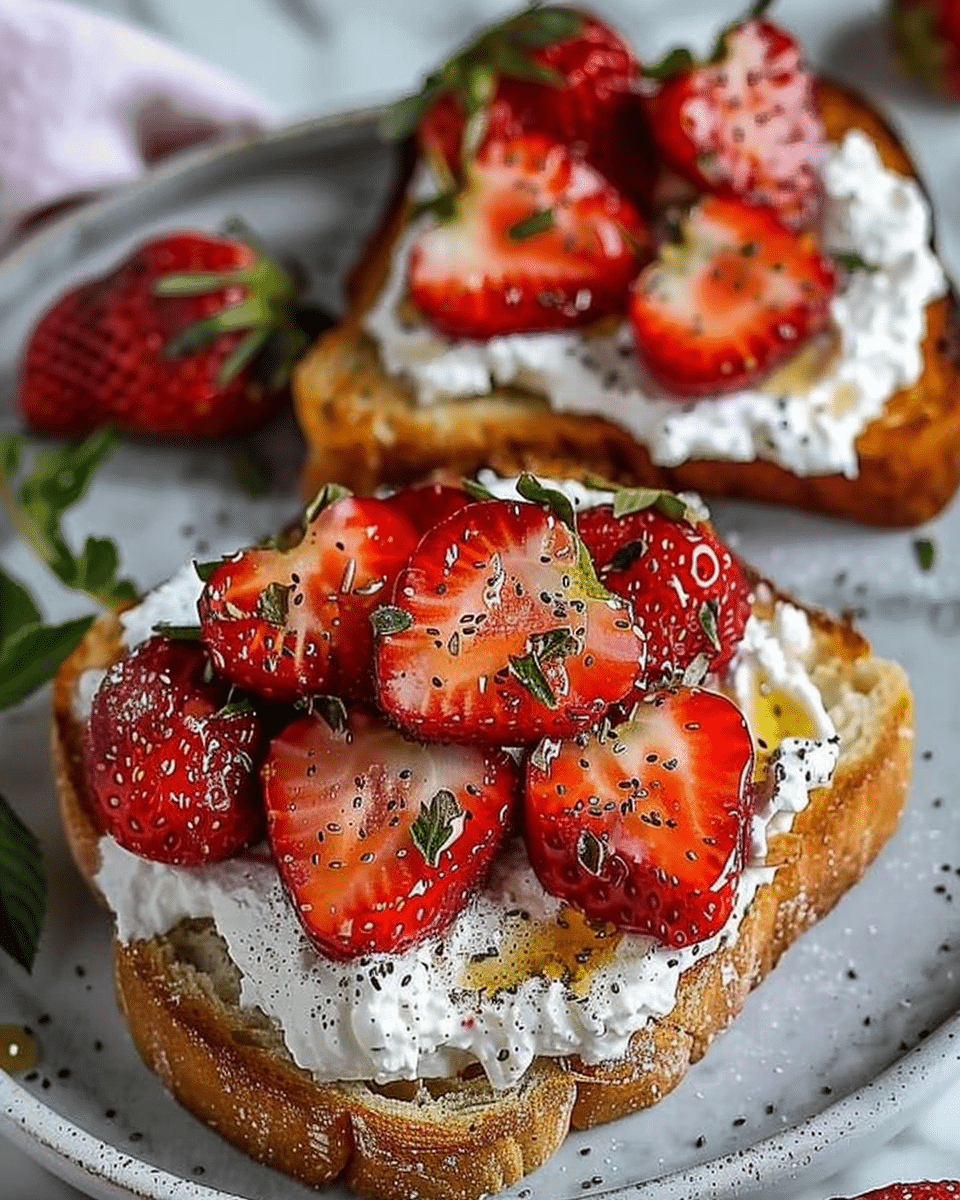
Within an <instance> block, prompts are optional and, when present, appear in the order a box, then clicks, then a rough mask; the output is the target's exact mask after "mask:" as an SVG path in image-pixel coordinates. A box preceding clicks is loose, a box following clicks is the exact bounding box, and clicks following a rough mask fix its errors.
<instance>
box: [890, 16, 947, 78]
mask: <svg viewBox="0 0 960 1200" xmlns="http://www.w3.org/2000/svg"><path fill="white" fill-rule="evenodd" d="M890 26H891V30H892V33H893V43H894V48H895V51H896V55H897V58H898V59H899V61H900V64H901V65H902V66H903V68H904V70H906V71H907V72H909V74H911V75H913V76H914V77H915V78H916V79H919V80H920V82H921V83H924V84H926V85H927V87H929V88H932V89H933V90H934V91H935V92H939V93H940V95H941V96H945V97H946V98H947V99H948V100H960V2H958V0H893V3H892V5H891V9H890Z"/></svg>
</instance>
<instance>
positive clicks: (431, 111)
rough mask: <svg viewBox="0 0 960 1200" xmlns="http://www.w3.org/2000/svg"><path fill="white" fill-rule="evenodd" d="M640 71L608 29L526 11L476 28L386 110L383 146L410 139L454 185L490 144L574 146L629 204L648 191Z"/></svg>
mask: <svg viewBox="0 0 960 1200" xmlns="http://www.w3.org/2000/svg"><path fill="white" fill-rule="evenodd" d="M638 84H639V65H638V63H637V60H636V57H635V55H634V53H633V50H632V49H631V48H630V46H629V45H628V44H627V42H626V41H624V39H623V38H622V37H621V36H620V34H619V33H617V31H616V30H615V29H612V28H611V27H610V25H608V24H607V23H606V22H604V21H601V20H599V19H598V18H597V17H595V16H593V15H592V14H590V13H587V12H584V11H582V10H578V9H576V8H573V7H571V6H568V5H563V6H560V5H541V6H537V7H535V8H527V9H525V10H524V11H522V12H519V13H516V14H513V15H511V16H509V17H507V18H506V19H505V20H503V21H499V22H497V23H496V24H494V25H491V26H490V27H489V28H488V29H485V30H484V31H483V32H482V33H480V34H479V35H478V36H477V37H475V38H474V39H473V40H472V41H470V42H469V43H468V44H467V45H466V46H465V47H464V48H463V49H462V50H461V51H459V52H458V53H457V54H455V55H454V56H453V57H452V58H451V59H450V60H449V61H448V62H446V63H445V64H444V65H443V66H442V67H441V68H440V69H439V70H438V71H435V72H434V73H433V74H432V75H430V77H429V78H428V79H427V81H426V83H425V84H424V87H423V89H422V90H421V91H420V92H419V93H417V94H416V95H414V96H410V97H407V98H406V99H404V100H401V101H400V102H399V103H398V104H397V105H395V106H394V108H393V110H392V111H391V113H390V114H389V116H388V118H387V120H386V122H385V129H386V132H387V133H388V134H389V135H390V136H392V137H404V136H406V135H408V134H411V133H414V132H416V135H417V140H418V142H419V144H420V148H421V150H422V152H423V153H424V154H426V155H427V156H428V157H429V158H431V159H433V160H437V159H439V160H440V161H441V162H442V163H443V164H444V165H445V168H446V170H447V171H448V172H449V173H450V175H451V176H452V177H454V178H456V177H457V176H458V175H459V173H460V171H461V168H462V165H463V163H464V162H465V161H466V160H467V159H469V158H470V157H471V156H472V155H473V154H474V153H476V152H477V151H479V152H480V153H482V152H483V151H484V150H485V148H486V146H487V145H488V144H489V143H490V142H491V141H499V140H503V139H505V138H513V137H516V136H518V135H520V134H523V133H539V134H543V135H544V136H546V137H549V138H550V139H551V141H554V142H560V143H562V144H564V145H567V146H577V147H578V148H579V149H580V150H581V152H582V153H583V155H584V157H585V158H586V160H587V162H589V163H590V164H591V165H592V166H593V167H595V168H596V169H597V170H598V171H599V172H600V173H601V174H602V175H604V176H606V178H607V179H609V180H610V181H611V182H613V183H614V185H615V186H616V187H618V188H619V189H620V190H622V191H625V193H626V194H627V195H629V196H631V197H632V198H634V199H642V198H643V197H644V196H645V195H646V193H647V191H648V190H649V184H650V178H651V174H652V172H651V163H652V161H653V156H652V154H651V153H650V152H649V134H648V132H647V130H646V127H645V125H644V122H643V121H642V120H640V119H639V111H638V100H637V89H638Z"/></svg>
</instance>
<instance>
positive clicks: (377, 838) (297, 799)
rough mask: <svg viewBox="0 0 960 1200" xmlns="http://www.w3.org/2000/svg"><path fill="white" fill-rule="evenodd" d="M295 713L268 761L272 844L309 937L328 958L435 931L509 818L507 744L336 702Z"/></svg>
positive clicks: (477, 874) (405, 942) (475, 878)
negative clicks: (450, 737) (438, 740)
mask: <svg viewBox="0 0 960 1200" xmlns="http://www.w3.org/2000/svg"><path fill="white" fill-rule="evenodd" d="M339 715H340V719H339V720H335V721H333V722H332V723H331V722H329V721H328V720H327V719H324V718H322V717H319V716H316V715H311V716H305V717H301V718H300V719H298V720H296V721H294V722H293V723H292V724H291V725H289V726H288V727H287V728H286V729H284V730H283V732H282V733H280V734H279V735H278V736H277V737H275V738H274V739H273V741H272V742H271V745H270V752H269V754H268V756H267V760H266V762H265V763H264V767H263V786H264V798H265V801H266V807H267V827H268V832H269V837H270V844H271V847H272V849H273V855H274V858H275V860H276V863H277V868H278V870H279V872H280V876H281V878H282V880H283V882H284V885H285V886H286V889H287V891H288V893H289V895H290V897H291V899H292V901H293V904H294V907H295V908H296V911H297V915H298V916H299V918H300V921H301V923H302V925H303V927H304V930H305V932H306V933H307V936H308V937H309V938H310V940H311V941H312V942H313V943H314V945H315V946H316V947H317V948H318V949H319V950H320V951H321V952H322V953H324V954H327V955H330V956H331V957H332V958H338V959H342V958H352V957H354V956H355V955H358V954H370V953H374V952H376V951H389V952H394V953H396V952H399V951H401V950H404V949H406V948H407V947H408V946H412V945H414V944H415V943H417V942H419V941H421V940H422V939H423V938H425V937H428V936H430V935H432V934H436V933H440V932H441V931H442V930H443V929H444V928H445V927H446V926H447V925H448V924H449V923H450V921H451V920H452V919H453V917H454V916H455V915H456V914H457V913H458V912H459V911H460V909H461V908H463V906H464V905H465V904H466V903H467V901H468V900H469V899H470V897H471V896H472V895H473V893H474V892H475V891H476V889H477V887H478V886H479V884H480V882H481V881H482V879H483V877H484V875H485V874H486V872H487V868H488V867H489V865H490V860H491V859H492V857H493V855H494V854H495V852H496V850H497V848H498V847H499V845H500V843H501V842H502V840H503V837H504V835H505V833H506V832H507V829H508V828H509V826H510V820H511V812H512V809H513V806H514V802H515V799H516V791H517V768H516V766H515V765H514V763H513V760H512V759H511V758H510V757H509V755H507V754H506V753H504V752H503V751H502V750H483V749H481V748H479V747H476V746H424V745H420V744H418V743H416V742H410V741H407V739H406V738H404V737H402V736H401V735H400V734H399V733H397V731H396V730H395V729H391V728H390V727H389V726H388V725H386V724H385V723H384V722H383V721H382V720H380V719H379V718H378V717H376V716H374V715H372V714H370V713H367V712H363V711H360V710H354V711H351V712H349V713H348V712H347V711H346V710H342V712H341V713H340V714H339Z"/></svg>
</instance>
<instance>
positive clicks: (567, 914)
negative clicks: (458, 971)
mask: <svg viewBox="0 0 960 1200" xmlns="http://www.w3.org/2000/svg"><path fill="white" fill-rule="evenodd" d="M622 937H623V934H622V933H620V932H619V931H618V930H616V929H615V928H614V927H613V926H612V925H605V924H600V923H596V922H591V921H588V920H587V918H586V917H584V916H583V915H582V914H581V913H578V912H576V911H575V910H574V909H572V908H568V907H566V906H564V907H563V908H561V910H560V912H559V913H557V915H556V917H554V918H553V919H552V920H548V921H532V920H529V919H524V915H522V914H521V915H518V916H515V917H512V918H511V919H510V920H509V921H508V923H507V926H506V928H505V929H504V932H503V938H502V940H501V942H500V945H499V946H497V947H496V948H493V947H491V951H490V953H488V954H485V955H474V957H473V959H472V960H471V961H470V962H469V963H468V964H467V966H466V968H465V970H464V976H463V984H464V987H467V988H471V989H474V990H476V991H486V992H488V993H491V994H493V993H496V992H499V991H502V990H504V989H506V988H512V987H518V986H519V985H520V984H521V983H522V982H523V981H524V980H525V979H527V978H528V977H529V976H531V975H540V976H543V977H544V978H546V979H559V980H562V981H563V982H564V983H565V984H566V985H567V986H568V987H569V988H571V989H572V990H573V991H574V992H576V993H577V994H578V995H584V994H586V991H587V987H588V985H589V981H590V976H591V975H592V974H593V973H594V972H595V971H597V970H599V968H600V967H602V966H604V965H605V964H606V963H608V962H609V961H610V960H611V958H612V957H613V954H614V951H615V950H616V948H617V946H618V945H619V943H620V939H621V938H622Z"/></svg>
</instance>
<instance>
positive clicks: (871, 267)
mask: <svg viewBox="0 0 960 1200" xmlns="http://www.w3.org/2000/svg"><path fill="white" fill-rule="evenodd" d="M830 257H831V258H832V259H833V261H834V262H835V263H836V264H837V266H839V267H841V268H842V269H843V270H844V271H870V272H871V273H872V272H874V271H879V270H880V268H879V267H878V266H877V265H876V264H875V263H869V262H867V260H866V259H865V258H864V257H863V255H862V254H859V253H858V252H857V251H856V250H832V251H831V252H830Z"/></svg>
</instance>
